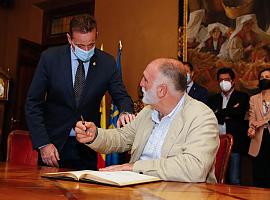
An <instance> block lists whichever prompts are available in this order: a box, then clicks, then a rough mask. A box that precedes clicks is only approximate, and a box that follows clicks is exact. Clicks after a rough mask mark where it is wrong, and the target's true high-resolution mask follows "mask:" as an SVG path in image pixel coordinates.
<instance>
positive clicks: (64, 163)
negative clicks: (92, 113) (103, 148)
mask: <svg viewBox="0 0 270 200" xmlns="http://www.w3.org/2000/svg"><path fill="white" fill-rule="evenodd" d="M59 156H60V160H59V161H58V163H59V167H60V168H67V169H73V170H85V169H89V170H97V153H96V152H95V151H94V150H92V149H91V148H89V147H87V146H86V145H84V144H81V143H79V142H78V141H77V140H76V138H75V137H68V139H67V141H66V143H65V145H64V147H63V149H62V150H61V151H60V152H59ZM39 164H41V165H44V164H43V163H42V160H41V158H40V156H39Z"/></svg>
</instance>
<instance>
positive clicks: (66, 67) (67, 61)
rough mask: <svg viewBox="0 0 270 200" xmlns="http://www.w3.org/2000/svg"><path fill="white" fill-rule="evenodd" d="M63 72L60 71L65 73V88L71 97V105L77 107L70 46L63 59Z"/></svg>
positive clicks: (67, 47)
mask: <svg viewBox="0 0 270 200" xmlns="http://www.w3.org/2000/svg"><path fill="white" fill-rule="evenodd" d="M60 66H62V70H60V71H61V72H62V73H63V77H64V82H65V84H63V85H64V87H66V88H67V93H68V95H69V96H70V98H68V99H71V104H72V106H73V107H75V104H76V103H75V94H74V90H73V82H72V69H71V55H70V46H69V45H67V46H66V49H65V53H64V55H63V56H62V57H61V65H60Z"/></svg>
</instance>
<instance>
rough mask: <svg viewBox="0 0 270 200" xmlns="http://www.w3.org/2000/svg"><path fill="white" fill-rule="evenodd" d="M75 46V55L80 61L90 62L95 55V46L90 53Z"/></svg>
mask: <svg viewBox="0 0 270 200" xmlns="http://www.w3.org/2000/svg"><path fill="white" fill-rule="evenodd" d="M73 45H74V48H75V49H74V54H75V55H76V57H77V58H78V59H80V60H81V61H83V62H88V61H89V60H90V59H91V58H92V56H93V55H94V53H95V46H94V47H93V48H92V49H90V50H89V51H85V50H83V49H81V48H79V47H77V46H76V45H75V44H73Z"/></svg>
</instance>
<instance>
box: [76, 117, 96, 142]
mask: <svg viewBox="0 0 270 200" xmlns="http://www.w3.org/2000/svg"><path fill="white" fill-rule="evenodd" d="M75 132H76V139H77V140H78V142H80V143H87V142H92V141H93V140H94V139H95V138H96V134H97V127H96V125H95V124H94V123H93V122H82V121H79V122H77V124H76V127H75Z"/></svg>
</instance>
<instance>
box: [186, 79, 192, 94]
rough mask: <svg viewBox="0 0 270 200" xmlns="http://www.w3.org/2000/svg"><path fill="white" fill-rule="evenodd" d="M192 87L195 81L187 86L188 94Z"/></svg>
mask: <svg viewBox="0 0 270 200" xmlns="http://www.w3.org/2000/svg"><path fill="white" fill-rule="evenodd" d="M192 86H193V81H191V82H190V83H189V84H187V93H189V91H190V89H191V88H192Z"/></svg>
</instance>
